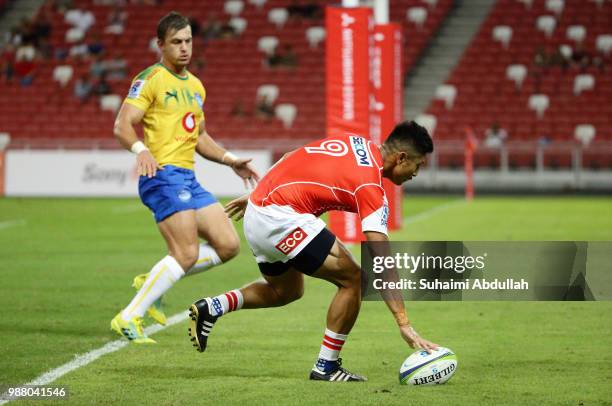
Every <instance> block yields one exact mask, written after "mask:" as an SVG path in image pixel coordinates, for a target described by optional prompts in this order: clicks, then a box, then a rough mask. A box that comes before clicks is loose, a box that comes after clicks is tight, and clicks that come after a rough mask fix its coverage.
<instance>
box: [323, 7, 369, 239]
mask: <svg viewBox="0 0 612 406" xmlns="http://www.w3.org/2000/svg"><path fill="white" fill-rule="evenodd" d="M371 25H372V10H371V9H370V8H367V7H358V8H341V7H327V8H326V13H325V27H326V32H327V34H326V35H327V39H326V51H325V52H326V58H325V59H326V65H325V68H326V77H325V89H326V90H325V92H326V109H327V135H328V136H331V135H333V134H337V133H345V132H351V133H354V134H359V135H361V136H363V137H366V138H369V136H370V134H369V133H370V131H369V127H370V106H369V104H370V88H369V87H370V86H369V75H370V72H369V70H370V69H369V64H370V55H369V54H370V49H369V48H370V46H369V41H370V30H371ZM329 223H330V228H331V230H332V231H333V232H334V233H335V234H336V235H337V236H338V238H340V239H341V240H343V241H345V242H358V241H360V240H361V235H362V234H361V226H360V224H359V219H358V217H357V215H356V214H355V213H346V212H330V214H329Z"/></svg>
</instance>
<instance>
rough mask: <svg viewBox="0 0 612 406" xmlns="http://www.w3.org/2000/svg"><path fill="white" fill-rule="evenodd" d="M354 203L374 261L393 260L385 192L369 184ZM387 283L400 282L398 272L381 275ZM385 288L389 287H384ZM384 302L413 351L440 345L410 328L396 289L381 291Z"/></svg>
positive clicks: (379, 187)
mask: <svg viewBox="0 0 612 406" xmlns="http://www.w3.org/2000/svg"><path fill="white" fill-rule="evenodd" d="M355 200H356V203H357V207H358V210H359V215H360V217H361V229H362V230H363V232H364V234H365V236H366V239H367V246H368V250H369V251H370V255H371V256H372V258H376V257H390V256H391V249H390V247H389V237H387V221H388V217H389V208H388V205H387V199H386V197H385V193H384V190H383V189H382V187H381V186H380V185H374V184H367V185H363V186H362V187H360V188H358V189H357V190H356V191H355ZM381 277H382V279H383V281H385V282H397V281H399V275H398V273H397V270H396V269H395V268H392V269H385V270H384V271H383V272H382V275H381ZM383 286H390V285H389V284H383ZM379 293H380V294H381V296H382V298H383V300H384V301H385V303H386V304H387V307H388V308H389V311H390V312H391V314H393V317H394V318H395V321H396V322H397V325H398V327H399V330H400V334H401V336H402V338H403V339H404V340H405V341H406V342H407V343H408V344H409V345H410V346H411V347H413V348H423V349H425V350H427V351H428V352H431V350H435V349H436V348H437V347H438V345H437V344H434V343H432V342H431V341H428V340H426V339H424V338H422V337H421V336H420V335H419V334H418V333H417V332H416V331H415V329H414V328H413V327H412V325H411V324H410V320H408V316H407V314H406V308H405V306H404V299H403V297H402V294H401V292H400V291H398V290H397V289H380V290H379Z"/></svg>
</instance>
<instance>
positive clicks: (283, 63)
mask: <svg viewBox="0 0 612 406" xmlns="http://www.w3.org/2000/svg"><path fill="white" fill-rule="evenodd" d="M297 62H298V61H297V55H296V54H295V52H294V51H293V47H292V46H291V45H289V44H287V45H285V46H284V48H283V51H282V53H281V52H278V48H277V49H275V50H274V53H273V54H272V55H270V56H269V57H268V59H267V63H268V66H270V67H272V68H276V67H288V68H294V67H295V66H297Z"/></svg>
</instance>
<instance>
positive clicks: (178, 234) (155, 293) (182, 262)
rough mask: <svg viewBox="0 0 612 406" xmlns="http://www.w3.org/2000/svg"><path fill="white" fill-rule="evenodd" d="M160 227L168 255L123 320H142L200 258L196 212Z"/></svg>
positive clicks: (172, 218) (176, 215) (170, 219)
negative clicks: (136, 318)
mask: <svg viewBox="0 0 612 406" xmlns="http://www.w3.org/2000/svg"><path fill="white" fill-rule="evenodd" d="M158 227H159V231H160V233H161V234H162V236H163V237H164V240H166V244H167V246H168V255H167V256H165V257H164V258H162V259H161V260H160V261H159V262H158V263H157V264H155V266H153V268H152V269H151V271H150V272H149V273H148V274H147V276H146V279H145V281H144V283H143V284H142V286H141V287H140V289H139V290H138V292H137V293H136V296H134V298H133V299H132V301H131V302H130V304H129V305H128V306H127V307H126V308H125V309H124V310H123V311H122V313H121V316H122V318H123V319H124V320H130V319H132V318H133V317H142V316H143V315H144V313H145V311H146V310H147V309H148V308H149V306H151V304H152V303H153V302H155V301H156V300H157V299H159V298H160V297H161V296H162V295H163V294H164V293H165V292H166V291H167V290H168V289H170V287H172V285H174V283H176V282H177V281H178V280H179V279H180V278H181V277H182V276H183V275H184V272H185V271H184V270H185V269H189V268H191V267H192V266H193V264H195V262H196V260H197V258H198V235H197V226H196V217H195V211H194V210H184V211H179V212H176V213H174V214H172V215H171V216H169V217H167V218H166V219H164V220H163V221H161V222H159V223H158ZM158 321H159V320H158ZM162 321H163V320H162Z"/></svg>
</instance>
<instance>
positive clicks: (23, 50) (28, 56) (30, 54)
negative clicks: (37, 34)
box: [15, 42, 36, 61]
mask: <svg viewBox="0 0 612 406" xmlns="http://www.w3.org/2000/svg"><path fill="white" fill-rule="evenodd" d="M35 57H36V48H34V46H33V45H32V43H30V42H24V43H23V44H22V45H21V46H19V47H18V48H17V52H16V53H15V60H16V61H32V60H34V58H35Z"/></svg>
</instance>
